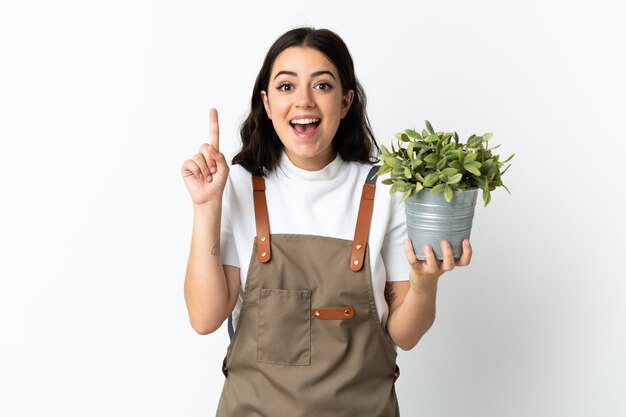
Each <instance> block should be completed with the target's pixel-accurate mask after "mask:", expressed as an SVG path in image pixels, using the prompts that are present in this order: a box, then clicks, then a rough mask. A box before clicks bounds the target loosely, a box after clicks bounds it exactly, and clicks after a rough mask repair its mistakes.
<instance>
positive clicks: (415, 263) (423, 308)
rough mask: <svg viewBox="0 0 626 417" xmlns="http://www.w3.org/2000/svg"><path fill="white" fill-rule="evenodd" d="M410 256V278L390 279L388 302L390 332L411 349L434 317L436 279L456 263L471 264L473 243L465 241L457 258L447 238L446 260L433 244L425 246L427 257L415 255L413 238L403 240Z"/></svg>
mask: <svg viewBox="0 0 626 417" xmlns="http://www.w3.org/2000/svg"><path fill="white" fill-rule="evenodd" d="M404 249H405V251H406V255H407V259H408V261H409V264H410V265H411V273H410V279H409V281H390V282H387V284H386V286H385V300H386V301H387V304H389V316H388V318H387V332H388V333H389V336H390V337H391V339H392V340H393V342H394V343H395V344H396V345H398V346H399V347H400V348H401V349H402V350H410V349H412V348H413V347H415V345H417V342H419V340H420V339H421V338H422V336H423V335H424V333H426V332H427V331H428V329H430V326H432V324H433V322H434V320H435V306H436V300H437V283H438V281H439V277H440V276H441V275H442V274H443V273H444V272H447V271H451V270H453V269H454V267H455V266H466V265H469V263H470V260H471V258H472V247H471V245H470V243H469V240H464V241H463V255H462V256H461V259H459V260H458V261H456V262H455V261H454V257H453V255H452V248H451V247H450V243H449V242H447V241H443V242H441V249H442V252H443V257H444V259H443V261H440V262H438V261H437V260H436V258H435V254H434V252H433V250H432V248H431V247H430V246H425V247H424V253H425V254H426V260H425V261H420V260H418V259H417V258H416V257H415V254H414V252H413V246H412V245H411V241H410V240H409V239H406V241H405V243H404Z"/></svg>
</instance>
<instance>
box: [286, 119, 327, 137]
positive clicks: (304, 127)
mask: <svg viewBox="0 0 626 417" xmlns="http://www.w3.org/2000/svg"><path fill="white" fill-rule="evenodd" d="M289 124H290V125H291V127H292V128H293V129H294V130H295V131H296V132H298V133H301V134H306V133H311V132H312V131H314V130H315V129H316V128H317V126H319V124H320V119H293V120H292V121H290V122H289Z"/></svg>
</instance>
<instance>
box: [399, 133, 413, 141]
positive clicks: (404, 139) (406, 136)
mask: <svg viewBox="0 0 626 417" xmlns="http://www.w3.org/2000/svg"><path fill="white" fill-rule="evenodd" d="M400 140H401V141H402V142H410V141H411V139H409V136H408V135H407V134H406V133H403V134H401V135H400Z"/></svg>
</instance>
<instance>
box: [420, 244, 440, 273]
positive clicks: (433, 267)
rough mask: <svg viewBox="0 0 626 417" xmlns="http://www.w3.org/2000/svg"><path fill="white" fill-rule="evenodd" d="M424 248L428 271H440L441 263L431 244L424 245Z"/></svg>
mask: <svg viewBox="0 0 626 417" xmlns="http://www.w3.org/2000/svg"><path fill="white" fill-rule="evenodd" d="M423 250H424V255H425V256H426V261H425V262H426V267H425V270H426V272H428V273H431V274H434V273H437V272H438V271H439V263H438V262H437V258H436V257H435V251H434V250H433V248H432V247H431V246H430V245H424V247H423Z"/></svg>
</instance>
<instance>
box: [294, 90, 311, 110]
mask: <svg viewBox="0 0 626 417" xmlns="http://www.w3.org/2000/svg"><path fill="white" fill-rule="evenodd" d="M296 100H297V105H298V107H302V108H310V107H314V106H315V101H314V100H313V94H312V91H311V90H310V89H308V88H301V89H300V90H299V91H298V97H297V98H296Z"/></svg>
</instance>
